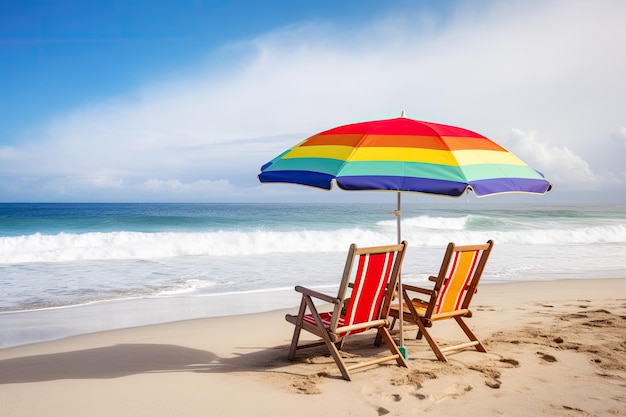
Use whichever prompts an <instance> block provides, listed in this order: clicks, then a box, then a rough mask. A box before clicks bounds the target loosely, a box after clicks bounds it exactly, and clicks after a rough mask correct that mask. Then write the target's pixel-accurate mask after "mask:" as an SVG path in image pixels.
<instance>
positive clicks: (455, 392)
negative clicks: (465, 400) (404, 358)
mask: <svg viewBox="0 0 626 417" xmlns="http://www.w3.org/2000/svg"><path fill="white" fill-rule="evenodd" d="M471 390H472V386H471V385H468V384H454V385H452V386H451V387H449V388H448V389H446V390H445V391H444V392H442V393H441V394H429V395H428V397H427V398H428V399H429V400H430V401H432V402H434V403H440V402H441V401H444V400H447V399H448V398H456V397H458V396H461V395H463V394H465V393H466V392H468V391H471Z"/></svg>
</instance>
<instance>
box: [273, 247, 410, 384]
mask: <svg viewBox="0 0 626 417" xmlns="http://www.w3.org/2000/svg"><path fill="white" fill-rule="evenodd" d="M406 246H407V243H406V242H402V243H401V244H399V245H390V246H378V247H369V248H359V247H357V246H356V245H355V244H352V245H351V246H350V249H349V251H348V257H347V259H346V264H345V268H344V271H343V277H342V278H341V283H340V285H339V291H338V292H337V295H336V296H329V295H325V294H322V293H319V292H317V291H313V290H310V289H307V288H304V287H301V286H297V287H296V288H295V290H296V291H297V292H299V293H301V294H302V299H301V302H300V309H299V311H298V314H297V315H291V314H287V315H286V316H285V319H286V320H287V321H288V322H290V323H292V324H294V325H295V329H294V332H293V338H292V341H291V347H290V349H289V355H288V358H289V360H292V361H293V360H294V359H295V355H296V351H297V350H298V349H304V348H308V347H313V346H320V345H326V346H327V347H328V350H329V351H330V354H331V355H332V357H333V359H334V360H335V362H336V364H337V366H338V367H339V370H340V371H341V375H342V376H343V378H344V379H346V380H348V381H349V380H350V373H349V371H351V370H354V369H358V368H362V367H366V366H370V365H376V364H379V363H382V362H386V361H392V360H395V361H396V362H397V364H398V365H400V366H404V367H407V366H408V365H407V362H406V360H405V359H404V357H403V356H402V354H401V353H400V351H399V349H398V346H397V345H396V344H395V342H394V341H393V339H392V338H391V335H390V334H389V326H390V324H391V323H390V321H389V319H388V312H389V307H390V305H391V300H392V297H393V293H394V289H395V287H396V283H397V280H398V275H399V274H400V267H401V265H402V260H403V259H404V253H405V250H406ZM320 302H322V303H324V304H325V305H326V306H327V303H330V304H331V307H332V311H328V312H320V311H318V306H317V305H316V303H317V304H320ZM328 309H330V308H328ZM370 329H376V330H377V338H378V339H383V340H384V341H385V343H386V344H387V347H388V348H389V350H390V351H391V355H389V356H384V357H377V358H376V359H373V360H369V361H357V363H356V364H351V365H350V366H348V364H346V363H345V362H344V360H343V358H342V356H341V353H340V349H343V347H344V342H345V339H346V337H347V336H349V335H354V334H357V333H361V332H364V331H366V330H370ZM302 330H306V331H307V332H310V333H312V334H314V335H316V336H318V337H320V338H321V339H322V341H320V342H312V343H311V342H307V343H304V344H300V345H299V344H298V341H299V339H300V333H301V331H302Z"/></svg>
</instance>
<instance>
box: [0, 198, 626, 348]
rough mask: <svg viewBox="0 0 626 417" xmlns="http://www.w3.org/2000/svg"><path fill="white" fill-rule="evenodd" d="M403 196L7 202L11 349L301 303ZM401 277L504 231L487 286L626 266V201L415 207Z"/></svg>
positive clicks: (408, 217)
mask: <svg viewBox="0 0 626 417" xmlns="http://www.w3.org/2000/svg"><path fill="white" fill-rule="evenodd" d="M394 208H395V207H394V204H393V203H391V204H373V203H370V204H345V203H343V204H117V203H116V204H113V203H112V204H102V203H99V204H95V203H93V204H92V203H89V204H87V203H85V204H56V203H54V204H53V203H50V204H30V203H19V204H18V203H16V204H7V203H4V204H0V289H1V294H2V296H1V297H0V348H1V347H7V346H14V345H19V344H24V343H30V342H33V341H41V340H50V339H54V338H59V337H66V336H70V335H73V334H79V333H85V332H91V331H99V330H108V329H113V328H119V327H129V326H135V325H144V324H151V323H160V322H166V321H174V320H182V319H189V318H197V317H209V316H220V315H232V314H243V313H254V312H260V311H266V310H273V309H278V308H287V307H292V306H296V305H297V303H298V302H299V299H298V298H297V296H296V295H295V293H294V291H293V287H294V286H295V285H305V286H308V287H313V288H318V289H321V290H325V289H326V290H329V291H332V288H334V287H336V285H337V283H338V281H339V279H340V275H341V271H342V268H343V263H344V261H345V256H346V253H347V249H348V246H349V245H350V244H351V243H353V242H354V243H357V244H358V245H359V246H373V245H382V244H389V243H395V242H396V240H397V232H396V219H395V217H394V216H392V215H390V213H389V212H390V211H393V209H394ZM402 212H403V217H402V239H404V240H407V241H408V242H409V249H408V252H407V255H406V258H405V262H404V265H403V275H402V276H403V280H404V281H405V282H412V283H417V284H420V283H421V284H425V283H426V282H427V277H428V276H429V275H432V274H435V273H436V272H437V270H438V268H439V265H440V262H441V257H442V255H443V251H444V249H445V246H446V244H447V243H448V242H450V241H453V242H455V243H457V244H468V243H477V242H485V241H487V240H488V239H493V240H494V241H495V247H494V251H493V253H492V257H491V259H490V261H489V264H488V265H487V268H486V270H485V273H484V275H483V281H482V282H483V283H485V284H488V283H495V282H510V281H525V280H554V279H564V278H574V279H575V278H610V277H624V276H626V266H625V265H626V263H625V261H624V258H625V257H626V207H625V206H619V205H607V206H599V205H597V206H596V205H576V206H565V205H562V206H560V205H549V206H548V205H502V204H471V203H467V204H446V203H441V204H404V205H403V207H402Z"/></svg>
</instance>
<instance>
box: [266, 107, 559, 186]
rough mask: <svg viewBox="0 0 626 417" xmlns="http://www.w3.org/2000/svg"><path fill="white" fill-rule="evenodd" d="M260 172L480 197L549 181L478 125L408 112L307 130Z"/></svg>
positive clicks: (276, 177) (312, 182)
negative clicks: (456, 123) (472, 127)
mask: <svg viewBox="0 0 626 417" xmlns="http://www.w3.org/2000/svg"><path fill="white" fill-rule="evenodd" d="M259 180H260V181H261V182H264V183H268V182H279V183H280V182H282V183H294V184H302V185H308V186H312V187H318V188H323V189H327V190H330V189H331V188H332V184H333V182H335V183H336V184H337V186H338V187H339V188H341V189H344V190H389V191H409V192H417V193H429V194H440V195H447V196H455V197H458V196H461V195H462V194H463V193H464V192H465V191H466V190H472V191H473V192H474V194H475V195H476V196H478V197H482V196H488V195H494V194H503V193H531V194H545V193H546V192H547V191H549V190H550V188H551V184H550V182H549V181H547V180H546V179H545V178H544V177H543V175H541V174H540V173H539V172H537V171H535V170H534V169H532V168H530V167H529V166H528V165H526V164H525V163H524V162H522V160H520V159H519V158H518V157H517V156H515V155H514V154H512V153H511V152H509V151H507V150H506V149H504V148H503V147H501V146H500V145H498V144H496V143H495V142H493V141H491V140H489V139H487V138H486V137H484V136H482V135H480V134H478V133H476V132H472V131H471V130H467V129H463V128H460V127H454V126H447V125H442V124H437V123H429V122H422V121H417V120H412V119H408V118H405V117H399V118H396V119H388V120H376V121H369V122H363V123H355V124H349V125H345V126H339V127H336V128H333V129H330V130H326V131H324V132H321V133H318V134H316V135H314V136H311V137H310V138H308V139H305V140H304V141H302V142H301V143H299V144H298V145H296V146H294V147H292V148H291V149H288V150H287V151H285V152H283V153H282V154H280V155H278V156H277V157H276V158H274V159H273V160H271V161H270V162H268V163H267V164H265V165H263V167H261V173H260V174H259Z"/></svg>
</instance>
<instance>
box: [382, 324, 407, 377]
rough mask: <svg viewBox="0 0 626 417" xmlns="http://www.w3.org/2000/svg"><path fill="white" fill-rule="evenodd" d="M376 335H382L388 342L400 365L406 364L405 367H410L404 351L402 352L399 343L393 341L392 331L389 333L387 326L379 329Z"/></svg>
mask: <svg viewBox="0 0 626 417" xmlns="http://www.w3.org/2000/svg"><path fill="white" fill-rule="evenodd" d="M376 337H377V338H378V337H380V338H381V339H384V340H385V343H386V344H387V347H388V348H389V350H390V351H391V353H392V354H393V355H395V356H396V363H397V364H398V365H399V366H404V367H405V368H408V367H409V364H408V363H407V361H406V359H404V356H403V355H402V353H400V349H398V345H396V342H394V341H393V338H392V337H391V333H389V330H388V329H387V328H386V327H380V328H379V329H378V333H377V334H376Z"/></svg>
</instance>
